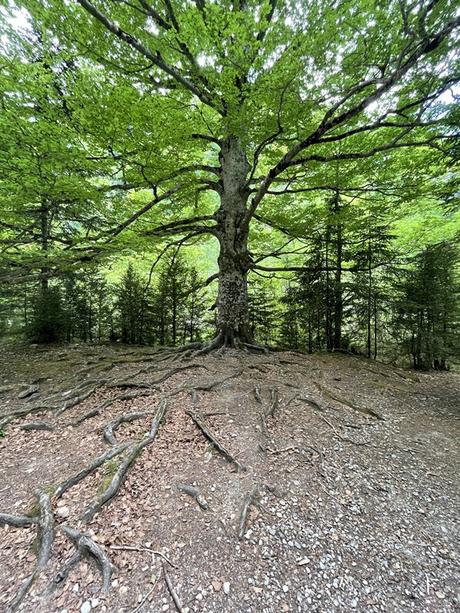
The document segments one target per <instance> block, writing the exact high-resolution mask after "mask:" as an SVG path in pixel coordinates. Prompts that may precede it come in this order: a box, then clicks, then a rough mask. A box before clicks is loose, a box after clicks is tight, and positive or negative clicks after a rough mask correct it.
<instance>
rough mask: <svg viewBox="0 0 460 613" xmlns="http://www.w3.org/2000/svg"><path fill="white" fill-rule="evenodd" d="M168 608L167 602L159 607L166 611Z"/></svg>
mask: <svg viewBox="0 0 460 613" xmlns="http://www.w3.org/2000/svg"><path fill="white" fill-rule="evenodd" d="M168 609H169V604H164V605H163V606H162V607H161V610H162V611H167V610H168Z"/></svg>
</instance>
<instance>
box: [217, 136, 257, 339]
mask: <svg viewBox="0 0 460 613" xmlns="http://www.w3.org/2000/svg"><path fill="white" fill-rule="evenodd" d="M220 163H221V192H220V207H219V210H218V212H217V216H216V218H217V222H218V227H217V237H218V239H219V245H220V253H219V258H218V265H219V290H218V296H217V332H218V336H217V338H216V339H215V344H216V345H218V346H222V345H224V346H228V347H239V346H241V345H243V344H244V343H252V337H251V333H250V330H249V319H248V287H247V274H248V270H249V268H250V265H251V258H250V255H249V252H248V235H249V226H248V221H247V219H246V212H247V211H246V204H247V200H248V196H249V191H248V188H247V185H246V182H247V174H248V171H249V168H250V167H249V163H248V160H247V158H246V154H245V153H244V151H243V149H242V147H241V144H240V142H239V140H238V139H237V138H235V137H233V136H230V137H228V138H227V139H226V140H225V141H224V143H223V144H222V148H221V154H220Z"/></svg>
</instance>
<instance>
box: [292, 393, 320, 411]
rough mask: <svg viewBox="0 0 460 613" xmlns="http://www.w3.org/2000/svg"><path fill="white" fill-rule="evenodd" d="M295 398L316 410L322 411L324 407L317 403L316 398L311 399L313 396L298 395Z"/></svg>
mask: <svg viewBox="0 0 460 613" xmlns="http://www.w3.org/2000/svg"><path fill="white" fill-rule="evenodd" d="M297 400H299V401H300V402H305V403H306V404H309V405H310V406H311V407H313V408H314V409H315V410H316V411H324V408H323V407H322V406H321V405H320V404H318V403H317V402H316V400H313V398H307V397H306V396H298V397H297Z"/></svg>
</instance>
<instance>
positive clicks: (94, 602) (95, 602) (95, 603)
mask: <svg viewBox="0 0 460 613" xmlns="http://www.w3.org/2000/svg"><path fill="white" fill-rule="evenodd" d="M98 605H99V598H91V606H92V607H93V609H95V608H96V607H97V606H98Z"/></svg>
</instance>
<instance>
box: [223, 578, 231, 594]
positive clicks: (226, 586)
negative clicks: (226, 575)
mask: <svg viewBox="0 0 460 613" xmlns="http://www.w3.org/2000/svg"><path fill="white" fill-rule="evenodd" d="M224 594H230V582H229V581H224Z"/></svg>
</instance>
